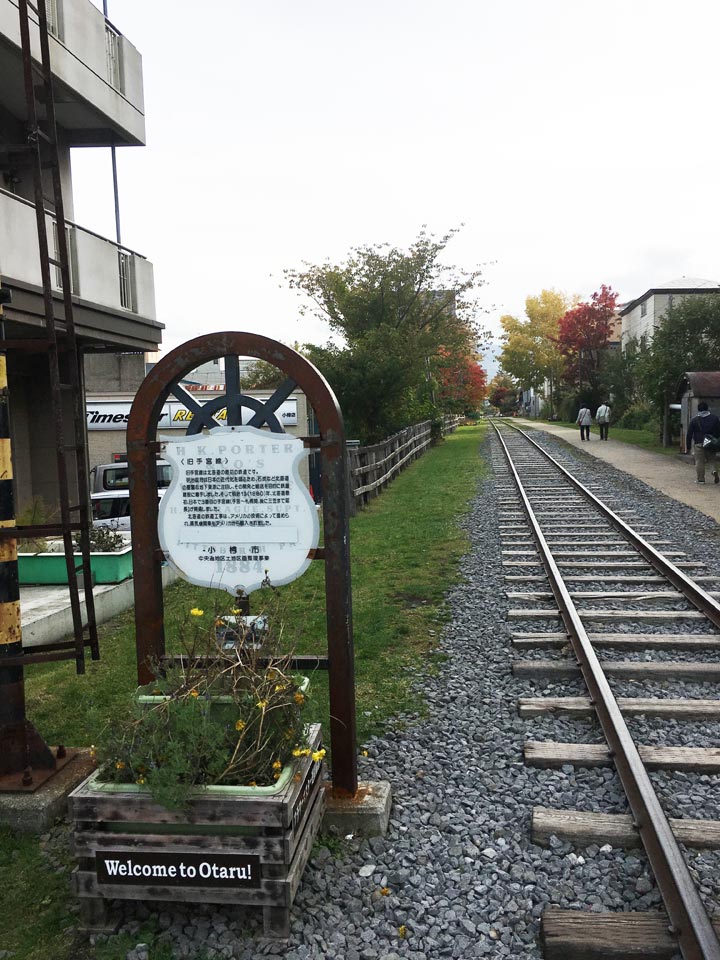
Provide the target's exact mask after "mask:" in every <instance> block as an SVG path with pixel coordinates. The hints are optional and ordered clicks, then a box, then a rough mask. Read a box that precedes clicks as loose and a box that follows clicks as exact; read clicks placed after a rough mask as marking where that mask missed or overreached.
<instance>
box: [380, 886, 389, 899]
mask: <svg viewBox="0 0 720 960" xmlns="http://www.w3.org/2000/svg"><path fill="white" fill-rule="evenodd" d="M389 894H390V887H380V895H381V896H383V897H387V896H389Z"/></svg>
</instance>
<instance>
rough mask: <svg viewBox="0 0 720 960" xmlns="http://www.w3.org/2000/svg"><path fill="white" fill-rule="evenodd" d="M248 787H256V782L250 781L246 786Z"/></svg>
mask: <svg viewBox="0 0 720 960" xmlns="http://www.w3.org/2000/svg"><path fill="white" fill-rule="evenodd" d="M248 786H249V787H256V786H257V780H251V781H250V783H249V784H248Z"/></svg>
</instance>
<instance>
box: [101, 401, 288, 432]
mask: <svg viewBox="0 0 720 960" xmlns="http://www.w3.org/2000/svg"><path fill="white" fill-rule="evenodd" d="M255 399H256V400H258V401H259V402H260V403H265V401H266V400H267V399H268V397H255ZM131 406H132V403H131V402H130V401H129V400H127V401H125V400H118V401H105V400H100V401H97V402H96V401H93V400H88V401H87V403H86V406H85V416H86V419H87V428H88V430H127V425H128V418H129V417H130V407H131ZM201 406H202V404H201ZM243 416H244V418H245V419H246V420H249V419H250V417H252V416H254V411H252V410H248V409H247V408H245V409H244V410H243ZM275 416H276V417H277V418H278V420H279V421H280V423H281V424H282V425H283V426H284V427H287V426H291V427H296V426H297V422H298V415H297V398H296V397H290V398H289V399H288V400H283V402H282V403H281V404H280V406H279V407H278V409H277V410H276V411H275ZM226 417H227V412H226V411H225V409H222V410H218V412H217V413H216V414H215V419H216V420H217V421H218V422H219V423H220V424H224V422H225V419H226ZM192 418H193V412H192V410H188V408H187V407H186V406H185V404H184V403H179V402H176V401H175V400H169V401H168V402H167V403H165V404H164V405H163V408H162V411H161V413H160V419H159V420H158V429H160V430H166V429H168V427H169V428H172V427H178V428H179V429H181V430H185V429H187V426H188V424H189V423H190V421H191V420H192Z"/></svg>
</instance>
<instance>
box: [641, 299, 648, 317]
mask: <svg viewBox="0 0 720 960" xmlns="http://www.w3.org/2000/svg"><path fill="white" fill-rule="evenodd" d="M640 316H641V317H646V316H647V300H643V302H642V303H641V304H640Z"/></svg>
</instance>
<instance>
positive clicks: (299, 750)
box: [292, 747, 310, 757]
mask: <svg viewBox="0 0 720 960" xmlns="http://www.w3.org/2000/svg"><path fill="white" fill-rule="evenodd" d="M292 755H293V756H294V757H307V756H309V755H310V748H309V747H295V749H294V750H293V752H292Z"/></svg>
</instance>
